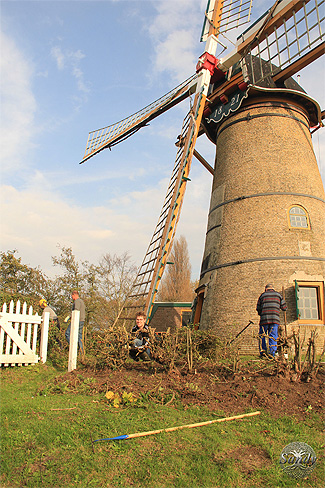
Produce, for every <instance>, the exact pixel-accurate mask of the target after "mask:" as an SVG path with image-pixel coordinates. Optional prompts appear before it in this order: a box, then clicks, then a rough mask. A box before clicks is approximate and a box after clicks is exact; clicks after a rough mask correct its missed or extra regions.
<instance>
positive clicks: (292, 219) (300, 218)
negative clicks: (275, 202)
mask: <svg viewBox="0 0 325 488" xmlns="http://www.w3.org/2000/svg"><path fill="white" fill-rule="evenodd" d="M289 225H290V227H294V228H296V229H297V228H298V229H309V228H310V223H309V217H308V213H307V212H306V210H305V209H304V208H303V207H301V206H300V205H293V206H292V207H290V209H289Z"/></svg>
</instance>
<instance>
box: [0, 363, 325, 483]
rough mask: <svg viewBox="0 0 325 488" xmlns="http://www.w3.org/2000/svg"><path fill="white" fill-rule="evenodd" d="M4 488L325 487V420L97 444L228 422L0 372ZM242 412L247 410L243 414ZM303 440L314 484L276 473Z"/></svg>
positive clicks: (240, 424)
mask: <svg viewBox="0 0 325 488" xmlns="http://www.w3.org/2000/svg"><path fill="white" fill-rule="evenodd" d="M0 375H1V457H2V461H1V487H3V488H5V487H6V488H9V487H10V488H11V487H12V488H14V487H30V488H32V487H41V486H42V487H62V488H65V487H67V488H68V487H76V486H77V487H88V486H89V487H92V486H93V487H142V488H144V487H152V488H159V487H161V488H162V487H184V488H192V487H193V488H201V487H202V488H203V487H216V488H223V487H225V488H226V487H227V488H231V487H233V488H238V487H243V488H249V487H298V486H299V487H300V488H301V487H313V488H318V487H319V488H320V487H323V486H324V485H325V480H324V456H323V447H324V439H323V434H322V422H321V418H320V417H319V416H317V415H315V414H314V413H312V412H311V413H310V415H308V420H307V421H304V422H298V421H297V420H296V419H294V418H291V417H289V416H288V417H284V418H282V419H277V420H275V419H273V418H270V417H269V416H268V415H267V414H266V413H264V412H262V414H261V415H259V416H256V417H251V418H248V419H243V420H237V421H232V422H225V423H216V424H213V425H210V426H204V427H199V428H195V429H184V430H179V431H175V432H170V433H165V432H164V433H160V434H157V435H153V436H150V437H141V438H137V439H128V440H123V441H103V442H96V443H94V444H92V442H91V438H93V439H100V438H103V437H112V436H116V435H122V434H131V433H135V432H142V431H150V430H155V429H160V428H167V427H173V426H177V425H183V424H191V423H196V422H202V421H205V420H210V419H215V418H218V417H224V416H225V415H224V413H223V412H217V413H211V412H209V411H208V410H205V409H204V408H198V407H195V406H192V407H187V408H186V407H184V406H182V405H181V404H180V403H178V402H173V403H172V404H170V405H167V406H166V405H165V406H163V405H158V404H155V403H153V402H149V401H148V400H147V399H146V398H145V397H141V398H139V399H137V401H134V402H130V401H126V402H125V405H122V406H120V407H119V408H114V406H113V405H112V403H111V402H110V401H109V400H108V399H107V398H105V395H104V394H98V393H92V391H93V389H92V382H91V380H88V381H86V382H83V383H81V384H80V386H79V387H78V390H77V393H75V392H71V391H69V390H67V389H66V388H65V386H64V385H61V387H60V385H59V386H58V387H55V388H53V380H54V378H55V377H56V376H59V375H62V371H57V370H56V369H55V368H53V367H51V366H47V365H36V366H28V367H21V368H2V370H1V371H0ZM242 413H246V412H242ZM293 441H301V442H306V443H307V444H309V445H311V446H312V447H313V449H314V451H315V452H316V455H317V465H316V468H315V469H314V471H313V473H312V474H311V475H310V477H309V478H307V479H304V480H298V481H297V480H295V479H294V478H290V477H289V476H288V475H286V474H285V473H284V472H283V471H282V470H281V468H280V465H279V457H280V454H281V451H282V449H283V448H284V447H285V446H286V445H287V444H289V443H290V442H293Z"/></svg>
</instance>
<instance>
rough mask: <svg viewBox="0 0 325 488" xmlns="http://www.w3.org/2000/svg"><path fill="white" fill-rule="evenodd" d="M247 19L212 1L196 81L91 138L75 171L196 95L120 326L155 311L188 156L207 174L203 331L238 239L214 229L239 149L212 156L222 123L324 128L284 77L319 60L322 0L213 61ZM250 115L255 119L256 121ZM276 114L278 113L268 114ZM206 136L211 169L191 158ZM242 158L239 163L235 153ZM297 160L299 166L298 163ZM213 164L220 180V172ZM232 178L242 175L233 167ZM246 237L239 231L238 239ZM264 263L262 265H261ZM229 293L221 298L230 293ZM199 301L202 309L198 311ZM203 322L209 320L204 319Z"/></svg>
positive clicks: (274, 15)
mask: <svg viewBox="0 0 325 488" xmlns="http://www.w3.org/2000/svg"><path fill="white" fill-rule="evenodd" d="M250 12H251V0H248V1H246V2H245V1H240V0H235V1H232V0H225V1H221V0H209V1H208V5H207V9H206V12H205V19H204V24H203V29H202V35H201V41H202V42H205V51H204V53H203V54H202V56H200V58H199V60H198V63H197V66H196V73H195V74H193V76H191V77H190V78H189V79H188V80H186V81H184V82H183V83H181V84H180V85H179V86H178V87H176V88H175V89H173V90H171V91H170V92H169V93H167V94H166V95H164V96H163V97H161V98H160V99H158V100H156V101H155V102H153V103H152V104H150V105H148V106H147V107H145V108H144V109H142V110H141V111H139V112H137V113H135V114H133V115H132V116H130V117H127V118H126V119H124V120H122V121H120V122H118V123H116V124H113V125H110V126H107V127H105V128H102V129H99V130H96V131H93V132H91V133H90V134H89V137H88V142H87V146H86V151H85V154H84V157H83V159H82V161H81V163H83V162H85V161H87V160H88V159H89V158H91V157H93V156H94V155H95V154H97V153H99V152H100V151H102V150H103V149H106V148H112V147H113V146H114V145H116V144H118V143H120V142H122V141H123V140H125V139H126V138H128V137H130V136H131V135H132V134H134V133H135V132H137V131H138V130H139V129H141V128H142V127H145V126H146V125H147V124H148V123H149V122H150V121H151V120H153V119H154V118H156V117H158V116H159V115H160V114H162V113H163V112H165V111H166V110H169V109H170V108H172V107H173V106H175V105H176V104H178V103H180V102H181V101H182V100H184V99H186V98H187V97H189V96H191V95H193V96H194V102H193V105H192V107H191V109H190V111H189V113H188V114H187V116H186V117H185V119H184V121H183V126H182V131H181V134H180V135H179V136H178V137H177V139H178V140H177V144H176V145H177V146H178V151H177V155H176V160H175V165H174V168H173V171H172V175H171V179H170V182H169V185H168V189H167V194H166V197H165V201H164V204H163V206H162V210H161V213H160V216H159V219H158V223H157V226H156V228H155V230H154V233H153V236H152V239H151V241H150V244H149V246H148V249H147V252H146V254H145V257H144V259H143V262H142V265H141V266H140V268H139V271H138V275H137V278H136V280H135V282H134V284H133V288H132V292H131V294H130V296H129V297H128V300H127V302H126V304H125V307H124V316H123V318H124V319H131V318H133V317H134V309H135V308H137V309H139V308H143V309H144V310H145V312H146V314H147V319H148V320H150V317H151V311H152V306H153V303H154V300H155V297H156V294H157V291H158V287H159V283H160V280H161V278H162V275H163V272H164V270H165V267H166V264H167V262H168V261H167V259H168V254H169V251H170V248H171V244H172V241H173V237H174V235H175V230H176V226H177V223H178V220H179V217H180V212H181V208H182V202H183V198H184V193H185V189H186V183H187V181H188V180H189V172H190V166H191V160H192V157H193V155H194V156H195V157H197V159H199V161H200V162H202V164H204V166H205V167H206V168H207V169H208V171H210V173H211V174H213V175H214V183H213V192H212V197H211V205H210V212H209V223H208V232H207V237H206V249H205V252H204V256H203V263H202V270H201V277H200V286H199V289H198V299H199V300H198V307H197V311H196V319H195V320H196V321H197V322H200V321H201V323H202V324H203V323H204V322H205V323H208V322H209V323H212V322H214V321H215V320H216V318H215V317H214V316H213V313H211V308H213V307H212V305H211V303H215V302H216V295H219V296H221V300H222V299H223V298H222V293H221V290H220V284H218V283H217V281H218V279H217V277H216V274H218V272H219V270H223V269H225V268H229V267H231V265H232V263H233V262H235V261H234V260H233V261H231V259H232V258H231V257H230V258H229V257H228V261H227V260H226V261H225V262H224V263H221V264H220V262H219V261H220V253H221V254H222V251H223V247H225V246H224V242H225V241H227V240H228V241H229V242H231V239H233V240H234V238H235V237H240V236H236V233H235V232H231V227H232V225H231V223H228V225H227V226H225V225H224V224H223V223H221V221H222V219H223V215H222V214H223V213H225V212H224V210H225V208H226V203H227V198H228V193H227V192H228V190H227V188H225V186H227V185H225V183H224V182H223V183H222V182H221V183H220V181H221V180H220V176H219V174H218V173H219V172H220V173H222V172H227V171H228V170H227V168H226V166H227V165H225V167H222V165H223V162H222V161H219V162H218V158H219V154H218V153H223V156H222V157H223V158H224V159H225V160H226V159H227V157H226V156H227V155H226V154H225V153H227V150H225V148H226V147H228V146H229V145H230V146H231V144H235V146H236V147H237V146H238V145H239V146H240V138H241V137H240V134H237V135H235V137H237V139H233V137H234V136H233V134H232V135H231V141H230V142H229V141H225V140H224V141H223V144H222V146H221V148H220V147H219V146H220V144H219V140H220V139H222V138H223V139H225V136H227V134H228V132H229V131H228V130H227V128H223V127H222V125H223V124H224V123H225V121H229V123H230V126H231V127H232V126H233V127H235V126H236V127H237V125H238V124H235V121H236V120H235V119H236V117H237V118H240V119H241V118H242V117H241V113H242V110H244V111H245V113H246V115H245V117H246V120H247V121H248V122H249V121H250V120H251V119H252V118H253V119H254V121H255V120H258V121H260V120H262V118H263V119H264V118H265V117H267V119H270V120H271V118H274V119H275V117H277V120H280V119H281V121H283V120H284V119H285V118H289V114H288V111H289V112H290V113H291V112H292V113H291V116H292V117H291V118H292V120H295V121H296V122H297V123H299V124H303V125H304V127H305V126H306V125H308V127H307V129H308V133H309V128H310V127H314V128H319V127H320V126H321V125H322V122H321V111H320V108H319V106H318V104H317V102H315V100H313V99H312V98H311V97H308V95H307V94H305V93H304V92H303V91H302V90H301V88H300V87H299V85H297V84H295V83H292V82H291V80H290V78H291V77H292V76H293V74H295V73H296V72H297V71H299V70H301V69H302V68H303V67H306V66H308V65H309V64H311V63H312V62H313V61H314V60H315V59H317V58H318V57H319V56H321V54H323V53H324V41H323V31H322V29H323V30H324V0H307V1H304V2H303V1H300V0H291V1H290V0H281V1H276V2H275V4H274V5H273V6H272V7H271V8H270V9H269V10H268V11H267V12H265V13H264V14H263V15H262V16H261V17H260V19H258V21H257V22H255V23H254V24H253V25H252V26H251V27H250V28H249V29H247V30H246V31H244V32H242V33H241V34H240V36H239V37H238V38H237V43H236V46H235V49H234V50H233V51H232V52H231V53H229V54H227V55H226V56H224V57H223V58H220V59H218V58H216V53H217V50H218V49H219V47H220V46H221V49H223V50H224V49H225V46H224V44H223V43H222V41H221V39H220V38H223V37H225V36H226V33H227V32H228V31H229V30H230V29H238V28H239V27H240V26H241V25H242V24H243V23H245V22H247V21H248V20H249V17H250ZM263 106H264V108H263ZM245 107H250V108H249V109H247V108H245ZM265 107H266V108H265ZM299 107H300V108H299ZM256 110H257V112H260V113H256V114H255V113H253V112H254V111H256ZM261 110H262V112H261ZM263 110H264V112H266V113H264V112H263ZM274 110H275V112H276V114H273V112H272V111H274ZM281 111H282V112H281ZM293 112H294V114H293ZM302 112H303V113H302ZM234 117H235V119H234ZM232 122H234V124H232ZM305 129H306V127H305ZM256 130H258V129H256V128H254V131H256ZM272 130H273V129H272ZM272 130H271V132H272ZM203 133H205V134H206V135H207V136H208V138H209V139H210V140H211V141H212V142H213V143H214V144H216V146H217V157H216V164H215V168H212V167H211V165H210V164H209V163H208V162H206V161H205V160H204V158H203V157H201V156H200V155H199V154H198V153H197V151H196V150H195V143H196V140H197V137H198V136H200V135H201V134H203ZM304 137H305V136H304ZM241 147H242V146H241ZM248 152H249V151H248ZM241 154H243V151H242V149H241ZM304 157H306V155H305V154H304ZM247 161H248V163H249V161H250V162H251V163H252V165H253V166H254V164H255V161H256V155H247V151H246V156H245V165H246V166H245V170H246V173H247V174H248V173H250V172H251V169H250V171H248V170H247V164H248V163H247ZM220 165H221V168H222V171H220ZM236 169H237V171H240V165H239V166H238V167H237V168H236ZM309 170H310V168H309V169H308V171H309ZM229 171H231V170H229ZM225 177H228V181H229V178H230V179H231V178H232V177H233V175H232V176H229V174H228V176H222V178H225ZM296 177H297V175H296ZM242 179H243V178H242ZM316 179H317V177H316ZM236 184H238V181H237V182H236ZM317 185H318V186H317V190H316V193H317V196H316V197H315V201H316V200H317V199H318V201H320V200H322V198H323V197H322V196H321V195H320V193H321V190H320V189H319V181H318V183H317ZM228 186H229V185H228ZM240 192H241V190H240ZM240 192H239V195H237V196H236V194H234V196H233V198H232V200H234V201H236V199H237V200H238V201H241V200H247V201H250V202H252V201H253V200H254V198H255V199H256V198H259V197H257V196H255V197H254V198H253V197H252V196H251V195H253V194H256V195H260V193H261V194H262V193H270V194H271V193H272V195H273V193H277V196H278V195H280V193H281V192H280V191H278V192H274V191H273V192H272V191H270V192H267V191H264V192H259V191H255V193H254V191H252V189H251V188H250V192H251V194H250V195H248V196H249V197H250V198H247V197H248V196H247V195H246V196H245V198H244V196H243V195H242V194H241V193H240ZM230 193H231V192H230ZM282 193H284V194H288V193H290V192H288V191H285V192H282ZM292 193H293V194H294V193H295V192H292ZM296 193H299V192H296ZM228 199H229V198H228ZM323 199H324V198H323ZM229 200H231V198H230V199H229ZM214 207H216V208H214ZM251 211H252V210H251ZM212 214H213V215H212ZM216 215H217V216H216ZM222 227H227V229H228V234H229V235H230V237H229V235H228V236H226V240H225V238H223V236H222V235H221V234H222V229H221V228H222ZM243 232H245V231H244V230H243ZM211 236H212V237H211ZM324 241H325V239H324ZM226 247H227V246H226ZM262 258H264V257H263V256H262ZM265 258H267V256H265ZM229 259H230V261H229ZM250 259H251V258H247V259H246V261H248V262H250V261H249V260H250ZM237 261H238V262H240V259H239V258H238V259H237ZM237 261H236V262H237ZM241 261H243V260H241ZM244 261H245V260H244ZM224 279H225V278H224V277H223V280H224ZM263 279H264V278H263ZM226 288H227V290H228V287H226ZM230 300H231V298H230ZM203 302H205V305H204V307H203ZM209 302H210V304H209ZM204 308H206V311H204ZM204 313H205V317H206V318H204ZM121 318H122V316H121ZM227 320H228V318H227ZM244 320H245V319H244ZM203 325H204V324H203Z"/></svg>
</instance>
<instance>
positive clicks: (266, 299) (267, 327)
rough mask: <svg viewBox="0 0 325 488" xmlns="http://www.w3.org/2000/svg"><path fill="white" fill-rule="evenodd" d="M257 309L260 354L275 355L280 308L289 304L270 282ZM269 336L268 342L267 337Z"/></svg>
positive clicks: (284, 307) (282, 308)
mask: <svg viewBox="0 0 325 488" xmlns="http://www.w3.org/2000/svg"><path fill="white" fill-rule="evenodd" d="M256 310H257V313H258V315H259V316H260V330H259V337H260V341H259V343H260V356H261V357H262V356H270V357H272V358H273V357H274V356H275V353H276V350H277V340H278V327H279V325H280V310H283V311H284V310H287V305H286V302H285V301H284V299H283V298H282V296H281V295H280V293H278V292H277V291H275V290H274V288H273V285H271V283H269V284H268V285H266V287H265V291H264V293H262V295H260V297H259V299H258V301H257V305H256ZM267 338H268V344H267V342H266V339H267Z"/></svg>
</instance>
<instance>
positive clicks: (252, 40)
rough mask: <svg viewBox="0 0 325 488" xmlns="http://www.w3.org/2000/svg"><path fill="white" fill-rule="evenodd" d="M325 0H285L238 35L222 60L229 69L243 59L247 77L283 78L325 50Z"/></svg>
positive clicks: (255, 79) (252, 81)
mask: <svg viewBox="0 0 325 488" xmlns="http://www.w3.org/2000/svg"><path fill="white" fill-rule="evenodd" d="M324 4H325V0H306V1H301V0H294V1H292V0H291V1H290V0H282V1H280V2H276V3H275V4H274V6H273V7H272V8H271V9H269V10H268V11H267V12H265V14H264V15H263V16H262V17H261V18H260V19H259V20H258V21H257V22H256V23H255V24H254V25H253V26H252V27H251V28H250V29H248V30H247V31H245V32H244V33H243V34H241V36H240V37H239V38H238V42H237V47H236V49H235V51H234V52H232V53H231V54H229V55H228V56H227V57H226V58H224V59H222V60H221V63H220V67H222V68H223V69H227V68H229V67H230V66H232V65H233V64H234V63H235V62H237V61H240V60H241V61H242V64H243V69H244V77H245V81H247V82H249V83H250V84H252V85H258V84H261V83H262V82H263V80H265V79H266V78H268V77H272V78H273V81H275V82H276V81H283V80H284V79H286V78H288V77H290V76H292V75H293V74H294V73H295V72H297V71H299V70H300V69H302V68H303V67H305V66H307V65H308V64H309V63H310V62H311V61H313V60H314V59H316V58H317V57H319V56H321V55H322V54H324V41H323V39H324V31H325V9H324Z"/></svg>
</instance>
